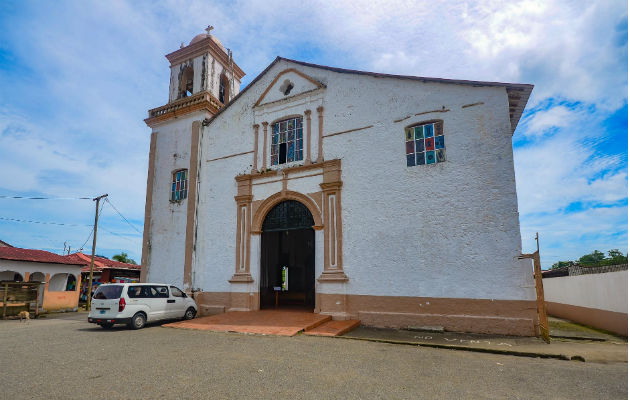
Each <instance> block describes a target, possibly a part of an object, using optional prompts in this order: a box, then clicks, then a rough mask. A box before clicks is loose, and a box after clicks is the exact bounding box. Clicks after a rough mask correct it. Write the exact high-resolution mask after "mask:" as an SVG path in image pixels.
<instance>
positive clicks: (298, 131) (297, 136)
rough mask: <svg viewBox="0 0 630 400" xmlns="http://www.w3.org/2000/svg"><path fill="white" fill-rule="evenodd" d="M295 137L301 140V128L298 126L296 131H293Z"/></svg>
mask: <svg viewBox="0 0 630 400" xmlns="http://www.w3.org/2000/svg"><path fill="white" fill-rule="evenodd" d="M295 137H296V138H298V139H300V140H302V128H299V129H298V130H297V131H296V133H295Z"/></svg>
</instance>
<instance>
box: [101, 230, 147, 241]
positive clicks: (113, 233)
mask: <svg viewBox="0 0 630 400" xmlns="http://www.w3.org/2000/svg"><path fill="white" fill-rule="evenodd" d="M101 229H102V230H104V231H105V232H108V233H111V234H112V235H114V236H118V237H120V238H123V239H125V240H128V241H130V242H134V239H135V240H140V239H141V238H139V237H133V239H132V238H130V237H129V236H125V235H123V234H121V233H116V232H112V231H110V230H109V229H105V228H101ZM134 243H135V242H134Z"/></svg>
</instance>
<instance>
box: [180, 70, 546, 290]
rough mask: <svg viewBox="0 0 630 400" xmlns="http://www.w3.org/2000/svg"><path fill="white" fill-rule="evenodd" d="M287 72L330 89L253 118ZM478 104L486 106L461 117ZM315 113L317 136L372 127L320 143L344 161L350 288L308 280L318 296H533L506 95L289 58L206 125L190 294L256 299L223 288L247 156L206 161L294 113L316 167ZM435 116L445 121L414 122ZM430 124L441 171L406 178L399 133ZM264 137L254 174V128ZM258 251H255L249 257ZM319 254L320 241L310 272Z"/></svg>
mask: <svg viewBox="0 0 630 400" xmlns="http://www.w3.org/2000/svg"><path fill="white" fill-rule="evenodd" d="M287 68H296V69H298V70H300V71H302V72H304V73H305V74H307V75H309V76H311V77H313V78H315V79H317V80H319V81H320V82H323V83H324V84H326V85H327V88H326V89H321V90H318V91H314V92H313V93H310V94H307V95H302V96H296V98H294V99H293V100H287V101H284V102H283V101H280V102H277V104H276V103H274V105H273V106H272V107H265V108H264V109H263V110H252V108H251V106H252V105H253V104H254V102H255V101H256V100H257V99H258V98H259V97H260V95H261V94H262V92H263V91H264V90H265V89H266V87H267V86H268V85H269V84H270V82H271V81H272V80H273V79H274V78H275V77H276V75H277V74H278V73H279V72H281V71H283V70H284V69H287ZM282 80H283V79H282V78H281V79H280V81H282ZM293 94H299V93H298V92H292V95H293ZM478 102H483V104H482V105H478V106H474V107H468V108H464V109H462V108H461V106H462V105H465V104H471V103H478ZM318 105H323V106H324V134H329V133H334V132H340V131H345V130H349V129H356V128H361V127H365V126H368V125H373V127H372V128H370V129H365V130H361V131H357V132H352V133H348V134H343V135H338V136H332V137H330V138H325V139H324V143H323V146H324V158H325V159H326V160H330V159H335V158H339V159H341V160H342V179H343V188H342V192H341V193H342V207H343V213H342V218H343V257H344V271H345V272H346V274H347V275H348V277H349V278H350V280H349V282H348V283H346V284H320V283H317V288H316V290H317V291H318V292H322V293H348V294H371V295H397V296H426V297H451V298H484V299H510V300H512V299H513V300H532V299H534V298H535V293H534V286H533V281H532V277H531V275H532V271H531V263H528V262H526V261H519V260H517V256H518V255H519V254H520V252H521V238H520V228H519V221H518V210H517V199H516V189H515V181H514V166H513V155H512V137H511V131H510V122H509V116H508V101H507V94H506V91H505V88H502V87H473V86H470V85H455V84H443V83H423V82H420V81H411V80H403V79H395V78H374V77H370V76H360V75H353V74H341V73H336V72H332V71H328V70H322V69H316V68H310V67H305V66H301V65H296V64H293V63H289V62H286V61H281V62H279V63H277V64H276V65H275V66H274V67H272V68H271V70H270V71H269V72H268V73H267V74H266V75H265V76H263V77H261V79H259V81H258V82H256V83H255V85H254V86H253V87H251V88H250V89H249V90H248V91H247V92H246V93H244V94H243V96H241V97H240V98H239V99H238V100H237V102H236V103H235V104H233V105H232V106H231V107H229V108H228V109H227V110H225V111H224V112H223V113H221V114H220V115H219V116H218V117H217V118H216V119H215V120H214V121H213V122H212V124H211V125H210V126H209V127H207V128H205V132H204V140H203V143H202V147H203V149H202V151H203V161H202V164H201V172H200V173H201V176H200V194H201V196H200V204H199V209H198V240H197V247H196V253H195V258H194V260H195V261H194V267H193V269H194V281H193V286H195V287H199V288H200V289H202V290H204V291H217V292H226V291H231V290H239V291H258V282H257V281H256V282H254V283H253V284H250V285H243V284H238V285H230V284H229V283H228V279H229V278H230V277H231V276H232V274H233V273H234V266H235V251H236V250H235V237H236V232H235V229H236V222H235V221H236V218H235V217H236V203H235V201H234V196H235V195H236V182H235V181H234V177H235V176H236V175H238V174H242V173H248V172H249V171H250V170H251V164H252V159H253V155H252V154H251V153H250V154H244V155H240V156H236V157H231V158H226V159H223V160H219V161H214V162H207V161H206V160H209V159H215V158H219V157H223V156H227V155H232V154H236V153H242V152H248V151H251V150H252V149H253V141H254V139H253V131H252V125H253V124H254V123H261V122H263V121H267V122H270V123H271V122H272V121H273V120H274V119H277V118H281V117H283V116H288V115H292V114H296V113H297V114H303V112H304V110H305V109H307V108H308V109H311V110H312V152H311V153H312V157H313V158H315V157H316V156H317V132H318V130H317V126H318V122H317V112H316V108H317V106H318ZM441 109H446V110H449V111H448V112H434V113H427V114H423V115H421V116H413V115H414V114H416V113H422V112H426V111H431V110H441ZM409 115H412V117H411V118H407V119H405V120H404V121H402V122H394V120H397V119H400V118H404V117H407V116H409ZM432 119H443V120H444V132H445V143H446V158H447V161H446V162H444V163H439V164H435V165H426V166H417V167H409V168H408V167H407V166H406V157H405V142H404V128H405V126H408V125H410V124H415V123H419V122H422V121H425V120H432ZM304 121H306V118H304ZM270 129H271V126H270ZM260 130H261V133H260V136H259V146H260V148H259V152H258V160H259V161H258V162H259V167H261V166H262V164H263V162H262V145H263V136H262V126H261V128H260ZM304 135H306V129H304ZM270 137H271V136H270V135H269V136H268V138H269V140H270ZM268 146H270V142H269V143H268ZM269 153H270V151H269V150H267V156H268V157H269ZM269 164H270V163H269V161H267V165H269ZM318 183H319V181H317V180H316V179H296V180H291V181H289V190H295V191H299V192H301V193H310V192H316V191H319V190H320V188H319V185H318ZM269 186H271V185H269ZM279 190H280V189H279V184H275V187H265V186H264V185H257V186H255V189H254V193H253V194H254V200H261V199H264V198H266V197H267V196H269V195H270V194H272V193H274V192H277V191H279ZM318 233H319V232H318ZM258 243H259V242H258V241H257V240H252V246H259V244H258ZM321 249H322V247H321V235H317V236H316V258H317V263H316V273H317V274H318V275H319V273H321V265H320V264H321V263H322V261H321ZM251 254H252V264H251V265H252V271H251V272H252V275H253V276H254V278H255V279H257V275H258V274H259V271H257V270H255V269H256V268H254V267H253V266H255V265H257V262H258V260H255V261H254V259H253V257H258V254H259V253H258V250H257V249H252V250H251ZM181 259H182V260H183V257H182V258H181Z"/></svg>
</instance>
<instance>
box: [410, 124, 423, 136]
mask: <svg viewBox="0 0 630 400" xmlns="http://www.w3.org/2000/svg"><path fill="white" fill-rule="evenodd" d="M413 130H414V131H415V137H416V139H423V138H424V133H423V132H422V131H423V129H422V126H416V127H415V128H413Z"/></svg>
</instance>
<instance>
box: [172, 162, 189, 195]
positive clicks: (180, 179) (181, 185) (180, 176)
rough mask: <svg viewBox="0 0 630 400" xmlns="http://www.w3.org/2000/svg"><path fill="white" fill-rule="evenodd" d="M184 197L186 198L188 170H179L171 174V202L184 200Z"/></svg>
mask: <svg viewBox="0 0 630 400" xmlns="http://www.w3.org/2000/svg"><path fill="white" fill-rule="evenodd" d="M186 197H188V170H187V169H180V170H179V171H175V172H173V184H172V187H171V201H179V200H184V199H185V198H186Z"/></svg>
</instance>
